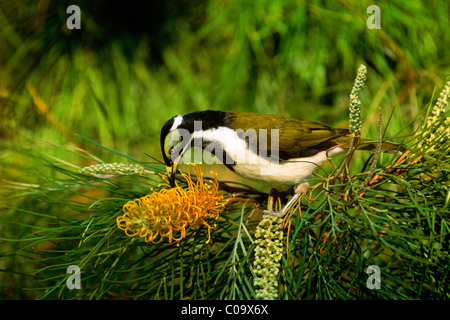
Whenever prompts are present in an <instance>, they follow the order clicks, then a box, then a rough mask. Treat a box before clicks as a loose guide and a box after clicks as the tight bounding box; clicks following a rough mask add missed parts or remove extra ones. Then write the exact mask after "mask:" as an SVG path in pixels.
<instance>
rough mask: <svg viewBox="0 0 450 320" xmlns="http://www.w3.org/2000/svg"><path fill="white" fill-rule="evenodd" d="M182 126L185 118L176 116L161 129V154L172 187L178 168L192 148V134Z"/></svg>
mask: <svg viewBox="0 0 450 320" xmlns="http://www.w3.org/2000/svg"><path fill="white" fill-rule="evenodd" d="M182 124H183V117H182V116H175V117H173V118H171V119H170V120H168V121H167V122H166V123H165V124H164V126H163V127H162V129H161V136H160V139H161V152H162V156H163V159H164V163H165V165H166V170H167V175H168V177H169V182H170V185H171V186H172V187H174V185H175V173H176V172H177V167H178V165H179V164H180V162H181V160H182V159H183V155H184V154H185V152H186V151H187V150H188V149H189V148H190V146H191V137H190V135H191V132H189V131H188V130H187V129H186V128H183V126H182Z"/></svg>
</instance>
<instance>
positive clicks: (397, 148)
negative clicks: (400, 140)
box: [357, 139, 406, 153]
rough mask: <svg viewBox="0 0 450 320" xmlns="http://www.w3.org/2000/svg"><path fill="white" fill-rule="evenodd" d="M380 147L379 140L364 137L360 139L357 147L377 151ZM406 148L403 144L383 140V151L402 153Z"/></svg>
mask: <svg viewBox="0 0 450 320" xmlns="http://www.w3.org/2000/svg"><path fill="white" fill-rule="evenodd" d="M377 148H378V142H374V141H370V140H366V139H362V140H360V141H359V143H358V146H357V149H358V150H372V151H375V150H377ZM405 150H406V148H405V147H404V146H403V145H401V144H396V143H392V142H382V143H381V152H388V153H398V152H399V153H402V152H403V151H405Z"/></svg>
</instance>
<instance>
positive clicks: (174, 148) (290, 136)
mask: <svg viewBox="0 0 450 320" xmlns="http://www.w3.org/2000/svg"><path fill="white" fill-rule="evenodd" d="M352 139H353V135H352V134H351V133H350V131H349V129H343V128H332V127H329V126H326V125H323V124H320V123H317V122H313V121H309V120H304V119H297V118H292V117H286V116H283V115H274V114H261V113H254V112H247V111H219V110H204V111H195V112H192V113H189V114H186V115H176V116H174V117H172V118H170V119H169V120H167V122H166V123H165V124H164V125H163V126H162V128H161V135H160V143H161V152H162V157H163V160H164V163H165V166H166V170H167V174H168V176H169V181H170V184H171V186H173V185H174V179H175V174H176V172H177V167H178V165H179V164H180V163H181V161H182V160H183V156H184V154H185V153H186V151H187V150H188V149H189V148H191V147H193V146H197V147H200V148H202V149H203V150H204V151H207V152H206V153H205V154H207V153H210V154H213V155H214V156H215V157H213V158H212V159H214V161H218V162H219V163H222V164H224V165H225V166H226V167H227V168H229V169H230V170H231V171H233V172H235V173H236V174H238V175H240V176H242V177H244V178H247V179H251V180H255V181H259V182H263V183H265V184H268V185H290V186H293V185H296V186H297V189H296V194H301V193H302V192H304V191H305V190H306V188H307V186H308V184H307V182H305V181H306V180H307V179H308V178H309V177H310V176H311V175H312V174H313V173H314V171H315V170H316V169H317V168H318V167H320V166H321V165H322V164H323V163H324V162H325V161H327V160H328V159H330V158H331V157H333V156H336V155H338V154H343V153H346V152H348V149H349V147H350V142H351V141H352ZM377 145H378V142H372V141H370V140H367V139H359V143H358V145H357V149H359V150H376V149H377ZM399 149H400V145H398V144H395V143H391V142H382V143H381V151H383V152H398V150H399ZM296 198H298V197H296ZM291 200H292V199H291ZM292 201H293V200H292ZM290 202H291V201H290ZM286 206H287V205H286ZM286 206H285V208H286ZM285 211H286V210H283V212H282V213H280V212H279V213H278V215H281V214H284V213H285ZM274 215H275V214H274Z"/></svg>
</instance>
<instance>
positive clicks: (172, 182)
mask: <svg viewBox="0 0 450 320" xmlns="http://www.w3.org/2000/svg"><path fill="white" fill-rule="evenodd" d="M166 171H167V177H168V178H169V183H170V186H171V187H172V188H174V187H175V173H176V172H177V164H176V163H173V164H172V165H171V166H166Z"/></svg>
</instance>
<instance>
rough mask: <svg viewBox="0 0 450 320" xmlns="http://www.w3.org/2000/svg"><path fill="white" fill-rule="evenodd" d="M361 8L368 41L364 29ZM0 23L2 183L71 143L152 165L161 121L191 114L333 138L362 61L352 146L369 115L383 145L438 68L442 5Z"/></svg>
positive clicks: (271, 4)
mask: <svg viewBox="0 0 450 320" xmlns="http://www.w3.org/2000/svg"><path fill="white" fill-rule="evenodd" d="M71 4H76V5H78V6H79V7H80V9H81V29H80V30H77V29H74V30H69V29H68V28H67V27H66V20H67V19H68V18H69V16H70V15H71V14H68V13H66V9H67V7H68V6H69V5H71ZM372 4H376V5H378V6H379V7H380V14H381V29H378V30H377V29H369V28H368V27H367V25H366V22H367V20H368V19H369V18H370V17H371V14H368V13H367V12H366V11H367V7H368V6H369V5H372ZM0 25H1V26H2V28H1V32H0V45H1V48H2V50H1V52H0V66H1V67H0V108H1V109H0V110H1V112H0V139H1V148H2V150H1V158H0V163H1V174H2V176H4V177H6V178H8V179H14V178H15V177H16V176H19V177H20V175H21V173H22V170H21V168H22V166H23V165H27V163H28V161H29V160H28V159H21V157H19V156H17V155H16V154H15V153H14V149H15V148H17V147H19V146H22V147H25V148H26V147H29V146H31V145H33V144H38V145H41V144H42V142H43V141H49V142H54V143H58V144H73V145H78V146H83V143H82V141H80V139H79V138H77V137H76V136H74V135H73V134H74V133H76V134H79V135H82V136H85V137H88V138H89V139H92V140H94V141H97V142H99V143H101V144H103V145H105V146H108V147H110V148H113V149H115V150H119V151H120V152H123V153H125V154H128V155H130V156H133V157H136V158H138V159H141V160H144V159H145V158H146V156H145V155H144V153H148V154H150V155H152V156H154V157H156V158H158V159H161V157H160V151H159V130H160V128H161V126H162V125H163V123H164V122H165V121H166V120H167V119H168V118H170V117H172V116H173V115H176V114H183V113H187V112H191V111H195V110H203V109H220V110H247V111H256V112H262V113H277V114H284V115H287V116H293V117H300V118H307V119H310V120H315V121H319V122H322V123H325V124H328V125H332V126H342V127H345V126H347V125H348V124H347V123H348V110H347V106H348V94H349V92H350V90H351V87H352V82H353V80H354V77H355V74H356V70H357V68H358V66H359V65H360V64H361V63H363V64H365V65H366V66H367V67H368V70H369V72H368V81H367V84H366V88H365V90H364V91H363V93H362V97H361V100H362V103H363V118H364V123H363V134H364V135H365V136H368V137H370V138H376V132H377V128H376V126H375V125H374V123H376V119H377V117H378V111H377V108H378V106H379V105H381V106H382V108H383V114H384V117H385V120H386V121H387V119H388V117H389V116H390V115H391V113H392V119H391V124H390V126H389V128H388V132H387V133H386V135H387V137H388V138H393V137H394V136H395V135H396V134H397V133H399V132H400V131H401V130H402V129H403V128H405V127H406V130H404V131H402V132H401V134H407V133H408V130H410V131H412V130H414V126H412V125H410V121H411V119H413V117H414V116H415V115H417V114H418V113H419V111H420V110H421V109H422V108H423V107H425V105H426V104H427V103H428V102H429V101H430V98H431V96H432V94H433V92H434V90H435V88H436V87H437V88H438V89H440V88H442V86H443V82H444V81H445V79H446V76H447V74H448V72H449V70H450V54H449V52H450V51H449V50H448V48H449V44H450V41H449V39H450V37H449V3H448V2H447V1H418V0H414V1H408V2H405V1H379V2H376V3H374V2H373V1H273V0H271V1H264V0H262V1H216V0H210V1H198V0H197V1H172V0H169V1H150V2H145V1H72V0H71V1H50V0H40V1H36V0H34V1H33V0H31V1H30V0H29V1H2V2H1V4H0ZM27 83H28V85H27ZM33 89H34V92H33ZM39 98H40V99H41V100H42V103H43V105H44V107H42V106H41V107H40V106H39V105H37V103H36V99H39ZM45 106H46V108H45ZM416 124H417V123H416ZM41 147H45V144H44V145H43V146H41ZM100 156H101V155H100ZM105 156H106V157H109V156H111V155H110V154H107V155H105ZM104 160H105V161H111V160H113V159H104ZM149 161H151V159H150V158H149Z"/></svg>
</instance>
